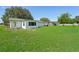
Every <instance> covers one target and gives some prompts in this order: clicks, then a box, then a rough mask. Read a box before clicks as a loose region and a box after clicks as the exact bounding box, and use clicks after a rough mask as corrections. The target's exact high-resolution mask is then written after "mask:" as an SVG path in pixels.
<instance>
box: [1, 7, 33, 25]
mask: <svg viewBox="0 0 79 59" xmlns="http://www.w3.org/2000/svg"><path fill="white" fill-rule="evenodd" d="M9 18H22V19H26V20H27V19H28V20H29V19H30V20H33V17H32V15H31V13H30V11H29V10H28V9H26V8H22V7H16V6H15V7H10V8H6V9H5V14H4V15H3V16H2V20H3V21H4V24H5V25H8V23H9Z"/></svg>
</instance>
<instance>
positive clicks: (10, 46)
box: [0, 26, 79, 52]
mask: <svg viewBox="0 0 79 59" xmlns="http://www.w3.org/2000/svg"><path fill="white" fill-rule="evenodd" d="M0 51H1V52H5V51H6V52H8V51H9V52H10V51H11V52H16V51H17V52H23V51H25V52H77V51H78V52H79V27H78V26H48V27H41V28H37V29H28V30H23V29H9V28H7V27H5V26H0Z"/></svg>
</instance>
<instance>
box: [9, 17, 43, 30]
mask: <svg viewBox="0 0 79 59" xmlns="http://www.w3.org/2000/svg"><path fill="white" fill-rule="evenodd" d="M9 22H10V28H23V29H29V28H37V27H40V26H43V24H42V22H40V21H35V20H26V19H18V18H9Z"/></svg>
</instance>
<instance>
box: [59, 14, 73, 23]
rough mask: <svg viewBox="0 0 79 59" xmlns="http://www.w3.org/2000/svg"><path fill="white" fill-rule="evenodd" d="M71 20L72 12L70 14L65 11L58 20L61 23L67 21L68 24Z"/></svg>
mask: <svg viewBox="0 0 79 59" xmlns="http://www.w3.org/2000/svg"><path fill="white" fill-rule="evenodd" d="M71 21H72V20H71V18H70V14H68V13H64V14H62V15H61V16H60V17H59V18H58V22H59V23H60V24H65V23H66V24H67V23H70V22H71Z"/></svg>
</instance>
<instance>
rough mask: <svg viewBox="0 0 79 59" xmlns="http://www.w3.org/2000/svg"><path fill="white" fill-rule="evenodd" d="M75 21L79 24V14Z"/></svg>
mask: <svg viewBox="0 0 79 59" xmlns="http://www.w3.org/2000/svg"><path fill="white" fill-rule="evenodd" d="M75 22H76V23H78V24H79V16H76V17H75Z"/></svg>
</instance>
